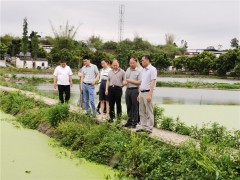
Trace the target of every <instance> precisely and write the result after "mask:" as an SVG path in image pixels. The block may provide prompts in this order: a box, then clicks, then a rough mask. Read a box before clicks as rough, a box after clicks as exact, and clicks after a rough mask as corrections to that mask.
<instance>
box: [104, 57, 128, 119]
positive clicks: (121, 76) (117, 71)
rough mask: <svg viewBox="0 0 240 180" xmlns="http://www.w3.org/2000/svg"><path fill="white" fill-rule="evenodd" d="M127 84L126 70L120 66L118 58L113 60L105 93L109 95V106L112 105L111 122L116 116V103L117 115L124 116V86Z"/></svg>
mask: <svg viewBox="0 0 240 180" xmlns="http://www.w3.org/2000/svg"><path fill="white" fill-rule="evenodd" d="M125 84H126V77H125V71H124V70H122V69H121V68H119V62H118V60H116V59H115V60H113V61H112V69H111V70H110V71H109V73H108V80H107V83H106V91H105V94H106V95H108V98H109V106H110V112H109V116H110V122H112V121H113V119H114V118H115V110H114V106H115V103H116V105H117V116H118V117H121V116H122V104H121V98H122V87H123V86H124V85H125Z"/></svg>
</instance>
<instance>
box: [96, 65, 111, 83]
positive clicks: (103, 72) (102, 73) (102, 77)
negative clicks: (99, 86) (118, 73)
mask: <svg viewBox="0 0 240 180" xmlns="http://www.w3.org/2000/svg"><path fill="white" fill-rule="evenodd" d="M109 71H111V68H110V67H107V68H105V69H104V68H102V69H101V71H100V80H99V82H101V81H102V80H108V73H109Z"/></svg>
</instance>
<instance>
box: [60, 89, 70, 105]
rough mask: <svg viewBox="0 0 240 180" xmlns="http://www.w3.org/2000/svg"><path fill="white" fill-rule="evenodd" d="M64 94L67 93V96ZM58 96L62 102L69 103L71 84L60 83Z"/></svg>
mask: <svg viewBox="0 0 240 180" xmlns="http://www.w3.org/2000/svg"><path fill="white" fill-rule="evenodd" d="M63 94H65V98H64V97H63ZM58 96H59V100H60V101H61V103H64V102H66V103H67V102H68V101H69V99H70V85H58Z"/></svg>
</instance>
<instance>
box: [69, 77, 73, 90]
mask: <svg viewBox="0 0 240 180" xmlns="http://www.w3.org/2000/svg"><path fill="white" fill-rule="evenodd" d="M69 81H70V86H71V87H72V85H73V82H72V76H69Z"/></svg>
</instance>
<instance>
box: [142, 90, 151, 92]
mask: <svg viewBox="0 0 240 180" xmlns="http://www.w3.org/2000/svg"><path fill="white" fill-rule="evenodd" d="M140 91H141V92H149V91H150V90H140Z"/></svg>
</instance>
